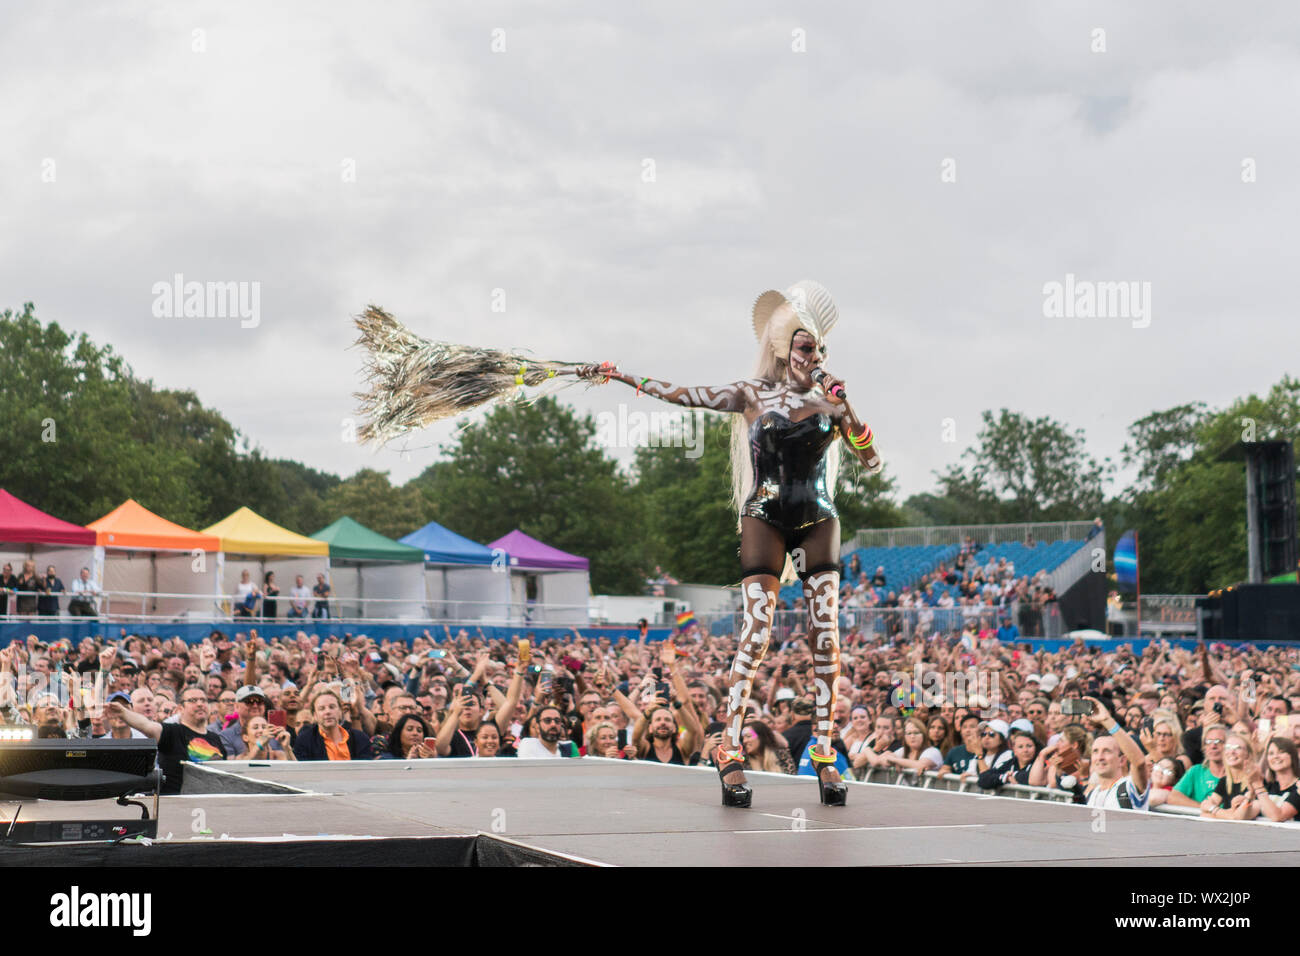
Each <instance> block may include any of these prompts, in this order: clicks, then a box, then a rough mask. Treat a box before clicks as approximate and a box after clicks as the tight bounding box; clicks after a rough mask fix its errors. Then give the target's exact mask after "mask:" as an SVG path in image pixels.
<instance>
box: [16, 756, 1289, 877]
mask: <svg viewBox="0 0 1300 956" xmlns="http://www.w3.org/2000/svg"><path fill="white" fill-rule="evenodd" d="M750 779H751V783H752V785H753V787H754V806H753V807H752V808H750V809H748V810H737V809H726V808H724V807H722V806H721V805H720V799H719V787H718V779H717V774H716V773H715V772H714V771H712V770H704V769H697V768H687V767H667V766H660V765H657V764H650V763H629V762H626V761H610V760H598V759H584V760H561V761H550V760H499V761H498V760H491V761H487V760H483V761H480V760H430V761H411V762H396V761H382V762H373V763H364V764H362V763H355V764H348V763H275V764H248V763H244V762H231V763H229V764H225V765H223V766H222V767H221V769H219V770H217V769H214V768H212V766H211V765H209V766H208V767H207V768H204V769H203V770H201V771H200V772H198V773H195V774H192V775H191V776H189V777H187V780H186V792H185V793H183V794H181V795H179V796H171V797H163V798H162V800H161V807H160V810H159V830H158V832H159V838H160V842H164V843H166V844H169V845H174V844H177V843H182V842H183V843H187V844H189V845H191V846H193V842H192V841H196V840H198V841H208V845H209V846H210V848H211V850H212V851H214V852H212V853H211V854H208V856H207V857H206V858H207V859H210V862H211V863H212V864H213V865H221V863H222V860H221V856H222V854H221V853H220V850H221V847H222V844H223V843H225V841H226V840H227V839H228V840H231V841H249V840H254V841H259V842H261V841H275V842H280V841H292V840H293V839H294V838H300V839H302V840H309V841H320V840H328V841H335V840H345V839H352V840H355V839H357V838H367V837H368V838H379V839H383V838H401V837H437V836H443V837H460V838H462V839H463V838H465V837H467V836H468V837H473V836H477V835H482V836H484V837H486V838H493V839H501V840H506V841H511V843H514V844H522V845H524V846H526V847H531V848H535V849H537V850H539V851H541V852H542V853H543V854H544V855H547V856H553V857H555V858H556V859H555V860H554V862H557V863H558V862H565V861H568V862H583V863H595V864H605V865H615V866H827V865H832V866H858V865H869V866H934V865H939V866H959V865H979V864H1000V865H1027V866H1056V865H1062V866H1081V865H1139V866H1204V865H1215V866H1218V865H1229V866H1296V865H1300V824H1284V825H1261V824H1233V823H1225V822H1211V821H1204V820H1200V819H1197V818H1188V817H1175V816H1164V815H1158V814H1147V813H1137V812H1133V811H1108V812H1106V813H1105V814H1104V815H1103V814H1100V813H1099V812H1097V811H1093V810H1091V809H1089V808H1087V807H1077V806H1070V805H1067V804H1059V803H1048V802H1043V801H1031V800H1018V799H1010V798H1005V797H990V796H983V795H979V794H961V793H950V792H941V791H929V790H919V789H914V788H906V787H895V786H887V785H883V784H858V783H854V784H850V791H849V801H848V806H847V807H842V808H840V807H836V808H829V807H823V806H821V805H820V803H819V802H818V801H817V790H816V785H815V783H814V782H813V780H812V778H809V777H787V776H783V775H777V774H751V775H750ZM279 788H292V790H291V791H289V792H270V793H264V792H258V791H261V790H264V789H265V790H273V791H274V790H277V789H279ZM196 789H203V790H211V791H214V792H191V791H193V790H196ZM232 789H239V790H241V791H244V792H239V793H235V794H230V793H220V792H215V791H229V790H232ZM294 791H298V792H294ZM122 815H123V812H122V810H121V809H120V808H117V807H114V805H113V804H112V803H111V802H95V803H52V802H48V801H42V802H40V803H39V804H34V805H28V806H26V807H24V809H23V813H22V817H23V818H24V819H35V818H48V819H58V818H92V817H95V816H105V817H116V816H122ZM227 845H229V844H227ZM133 856H134V854H133ZM543 859H545V857H543Z"/></svg>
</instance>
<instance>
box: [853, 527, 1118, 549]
mask: <svg viewBox="0 0 1300 956" xmlns="http://www.w3.org/2000/svg"><path fill="white" fill-rule="evenodd" d="M1092 528H1093V524H1092V522H1091V521H1046V522H1027V523H1025V524H959V525H943V526H936V527H927V528H922V527H915V528H880V529H878V530H875V531H859V532H857V533H856V534H854V535H853V537H851V538H850V539H849V540H848V542H847V543H846V544H845V545H844V546H843V547H842V548H841V549H840V550H841V552H842V553H843V554H844V555H846V556H847V555H848V553H849V552H850V551H854V550H856V549H858V548H881V547H889V548H894V547H915V546H917V545H934V544H961V543H963V542H964V541H965V540H966V539H967V538H968V537H969V538H971V539H973V540H974V542H975V543H976V544H978V545H985V544H1005V543H1010V542H1020V543H1021V544H1052V543H1054V542H1056V541H1082V540H1084V539H1085V538H1086V537H1088V532H1089V531H1091V530H1092Z"/></svg>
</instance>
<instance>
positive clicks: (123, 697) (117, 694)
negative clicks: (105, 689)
mask: <svg viewBox="0 0 1300 956" xmlns="http://www.w3.org/2000/svg"><path fill="white" fill-rule="evenodd" d="M115 700H120V701H121V702H122V703H123V704H124V705H125V706H127V707H130V706H131V695H130V694H128V693H127V692H126V691H124V690H119V691H114V692H113V693H111V694H109V695H108V701H107V703H110V704H111V703H112V702H113V701H115Z"/></svg>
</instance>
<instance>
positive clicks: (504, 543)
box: [488, 528, 591, 571]
mask: <svg viewBox="0 0 1300 956" xmlns="http://www.w3.org/2000/svg"><path fill="white" fill-rule="evenodd" d="M488 547H489V548H500V549H501V550H502V551H504V552H505V553H506V554H508V555H510V567H512V568H519V569H521V570H522V569H525V568H527V569H529V570H539V571H587V570H590V568H591V562H590V561H588V560H587V559H586V558H583V557H579V556H578V555H576V554H569V553H568V552H567V551H561V550H560V549H559V548H552V547H551V546H550V545H549V544H543V543H542V542H541V541H538V540H537V539H536V538H530V537H529V536H528V535H526V534H524V533H523V532H522V531H520V530H519V529H518V528H516V529H515V530H514V531H511V532H510V533H509V534H508V535H506V536H505V537H503V538H497V539H496V540H495V541H493V542H492V543H491V544H489V545H488Z"/></svg>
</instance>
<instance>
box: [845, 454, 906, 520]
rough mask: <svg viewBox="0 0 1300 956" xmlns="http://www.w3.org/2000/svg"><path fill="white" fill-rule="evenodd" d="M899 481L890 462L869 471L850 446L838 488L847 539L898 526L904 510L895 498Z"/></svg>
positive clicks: (902, 518)
mask: <svg viewBox="0 0 1300 956" xmlns="http://www.w3.org/2000/svg"><path fill="white" fill-rule="evenodd" d="M897 486H898V480H897V479H896V478H893V477H891V476H890V474H889V466H888V465H886V466H885V467H884V468H883V469H882V470H881V472H880V473H879V474H877V475H872V474H868V473H867V469H866V468H864V467H863V466H862V463H861V462H860V461H858V459H857V456H855V455H852V454H850V453H849V451H848V449H847V446H846V447H845V449H844V450H843V453H842V454H841V456H840V476H839V482H838V487H837V488H836V490H835V510H836V511H838V512H839V513H840V535H841V537H842V539H843V540H844V541H845V542H847V541H848V540H849V539H850V538H851V537H853V535H854V533H855V532H858V531H871V530H874V529H876V528H898V527H902V526H903V525H904V524H905V521H904V512H903V509H902V508H901V507H899V505H898V503H897V502H896V501H894V493H895V490H896V488H897Z"/></svg>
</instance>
